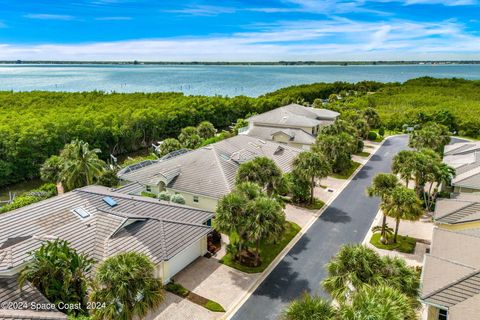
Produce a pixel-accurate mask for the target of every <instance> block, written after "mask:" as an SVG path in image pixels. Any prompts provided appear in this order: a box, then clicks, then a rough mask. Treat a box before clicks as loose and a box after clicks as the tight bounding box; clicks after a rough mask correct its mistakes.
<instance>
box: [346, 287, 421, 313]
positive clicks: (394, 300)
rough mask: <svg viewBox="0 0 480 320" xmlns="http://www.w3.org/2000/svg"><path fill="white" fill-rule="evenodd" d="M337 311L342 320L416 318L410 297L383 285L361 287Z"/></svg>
mask: <svg viewBox="0 0 480 320" xmlns="http://www.w3.org/2000/svg"><path fill="white" fill-rule="evenodd" d="M338 313H339V319H342V320H367V319H382V320H387V319H388V320H414V319H417V312H416V310H415V309H414V308H413V307H412V305H411V303H410V299H409V298H408V297H407V296H406V295H405V294H403V293H402V292H401V291H400V290H398V289H395V288H392V287H389V286H385V285H381V286H374V287H368V286H367V287H364V288H362V289H361V290H360V291H358V292H356V293H355V294H354V295H353V297H352V300H351V303H348V304H342V305H341V306H340V308H339V311H338Z"/></svg>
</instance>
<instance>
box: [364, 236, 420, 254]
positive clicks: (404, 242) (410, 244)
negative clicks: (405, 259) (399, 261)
mask: <svg viewBox="0 0 480 320" xmlns="http://www.w3.org/2000/svg"><path fill="white" fill-rule="evenodd" d="M370 243H371V244H373V245H374V246H375V247H377V248H379V249H384V250H392V251H400V252H404V253H413V252H414V251H415V245H416V244H417V240H415V239H413V238H410V237H408V236H402V235H398V236H397V243H390V244H383V243H381V242H380V233H374V234H373V236H372V238H371V239H370Z"/></svg>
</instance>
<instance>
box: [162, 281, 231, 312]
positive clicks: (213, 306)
mask: <svg viewBox="0 0 480 320" xmlns="http://www.w3.org/2000/svg"><path fill="white" fill-rule="evenodd" d="M165 290H167V291H169V292H171V293H173V294H176V295H177V296H180V297H182V298H186V299H187V300H190V301H192V302H193V303H196V304H198V305H200V306H202V307H204V308H205V309H207V310H210V311H213V312H225V309H223V307H222V306H221V305H220V304H219V303H218V302H215V301H212V300H210V299H207V298H204V297H202V296H199V295H198V294H196V293H193V292H191V291H190V290H188V289H187V288H185V287H184V286H182V285H181V284H179V283H173V282H170V283H168V284H167V285H166V286H165Z"/></svg>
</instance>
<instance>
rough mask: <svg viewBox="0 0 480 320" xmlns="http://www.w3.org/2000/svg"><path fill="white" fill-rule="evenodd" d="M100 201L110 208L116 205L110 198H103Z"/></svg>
mask: <svg viewBox="0 0 480 320" xmlns="http://www.w3.org/2000/svg"><path fill="white" fill-rule="evenodd" d="M102 200H103V202H105V203H106V204H108V205H109V206H110V207H112V208H113V207H115V206H116V205H117V204H118V203H117V201H115V200H113V199H112V198H111V197H105V198H103V199H102Z"/></svg>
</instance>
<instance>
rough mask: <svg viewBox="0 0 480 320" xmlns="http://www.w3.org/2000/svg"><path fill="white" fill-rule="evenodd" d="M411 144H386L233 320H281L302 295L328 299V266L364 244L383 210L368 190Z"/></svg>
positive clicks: (403, 138)
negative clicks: (344, 249) (346, 248)
mask: <svg viewBox="0 0 480 320" xmlns="http://www.w3.org/2000/svg"><path fill="white" fill-rule="evenodd" d="M407 142H408V136H406V135H403V136H396V137H392V138H390V139H388V140H386V141H385V143H384V144H383V146H382V147H381V148H380V149H379V150H378V151H377V153H376V154H375V155H373V156H372V158H371V159H370V160H369V161H368V162H367V163H366V165H365V166H364V167H363V168H362V169H361V170H360V171H359V172H358V173H357V175H356V176H355V177H354V179H353V180H352V182H351V183H350V184H349V185H348V186H347V187H346V188H345V189H344V190H343V191H342V192H341V193H340V194H339V195H338V197H337V198H336V199H335V200H334V201H333V202H332V203H331V204H330V206H329V207H328V208H327V209H326V210H325V211H324V212H323V214H322V215H321V216H320V217H319V218H318V220H317V221H315V223H314V224H313V225H312V226H311V227H310V229H308V231H307V232H306V234H305V235H304V236H303V237H302V238H301V239H300V240H299V241H298V242H297V243H296V244H295V246H294V247H293V248H292V249H291V250H290V252H289V253H288V254H287V255H286V256H285V257H284V258H283V259H282V260H281V261H280V263H279V264H278V265H277V266H276V267H275V269H274V270H273V271H272V273H270V274H269V276H268V277H267V278H266V279H265V281H264V282H263V283H262V284H261V285H260V286H259V287H258V288H257V290H256V291H255V292H254V293H253V294H252V295H251V296H250V298H249V299H248V300H247V301H246V302H245V304H243V306H242V307H241V308H240V309H239V310H238V312H237V313H236V314H235V315H234V316H233V319H236V320H250V319H255V320H260V319H278V317H279V315H280V314H281V312H282V310H283V309H284V308H285V306H286V305H287V304H288V303H289V302H290V301H291V300H292V299H295V298H298V297H299V296H301V294H302V293H303V292H309V293H312V294H318V295H321V296H324V297H328V295H327V294H326V293H325V292H324V291H323V290H322V287H321V285H320V282H321V281H322V280H323V279H324V278H325V276H326V275H327V273H326V270H325V264H326V263H327V262H328V261H329V260H330V259H331V257H332V256H334V255H335V254H336V253H337V252H338V250H339V248H340V246H341V245H343V244H346V243H360V242H362V241H363V239H364V237H365V235H366V234H367V231H368V229H369V228H370V226H371V224H372V221H373V219H374V218H375V215H376V214H377V211H378V205H379V200H378V199H376V198H369V197H367V196H366V195H365V188H366V187H367V186H369V185H370V183H371V181H372V178H373V177H374V176H375V175H376V174H377V173H379V172H389V171H390V164H391V161H392V158H393V156H394V155H395V154H396V153H398V152H399V151H400V150H403V149H406V148H407Z"/></svg>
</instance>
